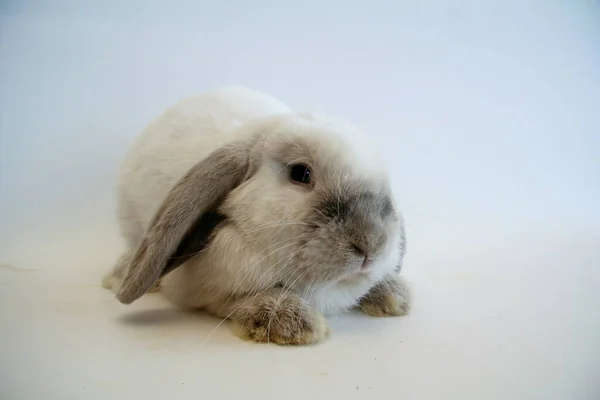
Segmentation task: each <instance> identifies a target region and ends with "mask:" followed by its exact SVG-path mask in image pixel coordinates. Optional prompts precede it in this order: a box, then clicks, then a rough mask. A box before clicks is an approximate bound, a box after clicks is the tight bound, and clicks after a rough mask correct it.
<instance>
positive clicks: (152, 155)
mask: <svg viewBox="0 0 600 400" xmlns="http://www.w3.org/2000/svg"><path fill="white" fill-rule="evenodd" d="M257 129H262V130H267V131H268V133H269V134H272V135H278V134H282V135H288V136H289V137H297V136H301V137H305V138H306V140H307V141H309V142H314V143H315V145H314V146H316V147H318V153H319V155H318V156H319V158H320V162H322V163H330V164H331V165H332V168H336V169H337V170H339V171H343V172H341V173H343V174H348V175H350V176H352V177H354V178H356V179H357V180H360V181H364V182H365V184H366V185H374V186H380V185H384V186H385V185H387V179H388V178H387V171H386V169H385V167H384V165H383V164H382V163H381V157H380V156H379V155H378V154H377V152H376V150H375V149H374V147H373V145H372V144H371V142H370V141H369V140H368V139H367V138H366V137H365V136H364V135H363V134H362V133H361V132H360V131H359V130H357V129H356V128H353V127H351V126H349V125H347V124H345V123H343V122H341V121H337V120H334V119H329V118H324V117H316V116H311V115H304V114H295V113H292V112H291V110H290V109H289V108H288V107H287V106H285V105H284V104H282V103H280V102H279V101H277V100H275V99H273V98H271V97H269V96H266V95H264V94H261V93H258V92H254V91H250V90H248V89H244V88H238V87H228V88H221V89H218V90H216V91H213V92H210V93H207V94H204V95H201V96H199V97H196V98H191V99H187V100H184V101H182V102H180V103H179V104H177V105H175V106H174V107H173V108H171V109H169V110H167V111H166V112H165V113H164V114H163V115H161V116H160V117H159V118H158V119H156V120H155V121H154V122H152V123H151V124H150V125H149V126H148V127H147V129H146V130H145V132H144V133H143V134H142V136H141V137H140V138H139V139H138V140H137V142H136V143H135V144H134V146H133V147H132V150H131V152H130V153H129V154H128V156H127V157H126V159H125V161H124V164H123V167H122V171H121V176H120V184H119V188H118V197H119V199H118V203H119V219H120V223H121V229H122V232H123V234H124V236H125V239H126V240H127V242H128V247H129V249H130V251H133V250H134V249H135V248H136V247H137V246H138V244H139V243H140V241H141V239H142V236H143V235H144V232H145V230H146V228H147V227H148V225H149V223H150V221H151V219H152V218H153V216H154V214H155V213H156V211H157V210H158V208H159V207H160V205H161V203H162V201H163V200H164V199H165V197H166V196H167V194H168V192H169V190H170V189H171V188H172V187H173V185H174V184H175V183H176V182H177V181H178V180H179V179H180V178H181V177H182V176H183V175H184V174H185V173H186V172H187V171H188V170H189V169H190V168H191V167H192V166H193V165H195V164H196V163H197V162H198V161H200V160H202V159H203V158H205V157H207V156H208V155H209V154H210V153H212V152H213V151H214V150H216V149H218V148H220V147H222V146H223V145H224V144H226V143H229V142H232V141H235V140H239V139H240V138H243V137H244V136H245V135H250V134H252V133H253V132H254V131H256V130H257ZM320 132H325V133H322V134H321V133H320ZM268 151H269V149H267V148H266V149H265V152H268ZM278 168H279V166H278V165H277V164H276V163H275V162H271V163H269V162H266V164H265V165H263V166H262V167H261V169H260V171H258V172H257V174H256V176H255V177H253V178H252V183H249V184H242V185H241V186H240V187H238V188H236V189H235V190H234V191H233V192H232V193H231V195H230V196H229V197H228V200H227V201H226V202H225V204H223V206H222V208H223V210H225V211H227V213H228V215H231V216H232V218H233V219H234V220H236V221H237V222H238V224H237V226H227V227H225V228H224V229H222V230H221V231H219V232H218V234H217V235H216V237H215V238H214V239H213V241H212V242H211V245H210V246H209V247H208V248H207V249H206V250H205V251H203V252H202V253H201V254H199V255H198V256H196V257H194V258H192V259H191V260H189V261H188V262H186V264H185V265H184V266H182V267H180V268H178V269H175V270H174V271H172V272H171V273H170V274H168V275H166V276H165V277H164V278H163V280H162V291H163V292H164V294H165V296H166V297H167V298H169V299H170V300H171V301H172V302H173V303H175V304H178V305H179V306H182V307H186V308H187V307H194V308H196V307H203V308H207V309H209V310H210V311H211V312H214V313H216V314H219V315H227V314H228V313H229V312H231V309H230V308H228V306H227V299H228V296H230V295H231V294H232V293H237V292H258V291H260V290H263V289H266V288H269V287H271V286H273V285H274V284H276V283H278V282H281V281H282V277H281V276H280V275H279V274H278V269H277V267H276V266H277V265H279V266H285V263H286V259H287V257H289V256H290V255H291V253H290V251H286V250H285V249H282V250H280V251H279V252H273V250H276V249H277V248H278V247H281V246H275V244H276V243H277V241H282V240H283V241H285V240H286V239H287V240H290V239H292V238H293V236H294V235H295V232H294V230H293V229H292V228H293V227H281V228H277V229H273V230H272V231H269V230H263V231H262V232H260V233H256V234H252V235H250V236H248V232H251V231H252V230H254V229H257V228H256V227H260V226H261V224H264V222H265V221H272V220H279V221H285V220H290V219H294V218H296V217H298V214H302V212H303V211H302V208H303V204H302V200H301V198H300V197H298V196H295V195H296V194H297V190H298V189H297V188H295V187H293V186H292V185H289V184H284V183H282V182H281V180H278V178H277V172H278ZM259 197H260V198H261V199H262V200H263V201H262V202H261V203H259V202H258V201H256V199H257V198H259ZM296 198H298V200H296ZM283 199H285V202H286V204H285V205H282V200H283ZM265 203H266V204H271V206H269V207H268V209H265V208H264V206H260V207H259V204H263V205H264V204H265ZM248 238H250V239H251V240H249V239H248ZM399 240H400V238H399V234H398V233H397V232H396V233H394V235H392V236H391V237H390V238H389V240H388V243H387V248H386V251H385V252H383V253H382V256H381V257H379V259H377V260H375V262H374V263H373V265H372V267H371V272H370V274H368V275H367V274H364V273H362V272H357V273H355V274H353V275H351V276H348V277H346V278H344V279H342V280H340V281H339V282H336V283H334V284H328V285H327V286H316V287H315V286H311V285H304V286H299V287H298V288H299V290H300V292H301V293H303V294H304V295H305V296H306V297H307V299H308V300H309V301H311V302H312V303H313V304H314V306H315V307H316V308H317V309H318V310H319V311H321V312H323V313H327V314H331V313H335V312H339V311H343V310H347V309H349V308H350V307H352V306H354V305H355V304H356V303H357V301H358V299H359V298H360V297H361V296H363V295H365V294H366V293H367V291H368V290H369V288H370V287H372V286H373V285H374V284H375V283H376V282H378V281H379V280H381V279H382V278H383V277H384V276H385V275H386V274H389V273H391V272H392V271H393V270H394V268H395V267H396V266H397V264H398V262H399V257H400V254H399V250H398V243H399ZM284 245H285V244H283V246H284ZM269 253H271V254H269ZM285 283H287V284H288V285H293V282H285Z"/></svg>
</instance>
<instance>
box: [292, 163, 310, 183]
mask: <svg viewBox="0 0 600 400" xmlns="http://www.w3.org/2000/svg"><path fill="white" fill-rule="evenodd" d="M310 175H311V173H310V167H308V165H304V164H295V165H292V168H291V169H290V179H291V180H292V181H293V182H295V183H303V184H309V183H310Z"/></svg>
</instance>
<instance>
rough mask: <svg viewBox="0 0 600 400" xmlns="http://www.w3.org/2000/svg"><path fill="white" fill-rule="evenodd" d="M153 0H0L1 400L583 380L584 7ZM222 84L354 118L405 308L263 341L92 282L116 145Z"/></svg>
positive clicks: (591, 160) (597, 264)
mask: <svg viewBox="0 0 600 400" xmlns="http://www.w3.org/2000/svg"><path fill="white" fill-rule="evenodd" d="M93 3H96V4H93ZM168 3H169V2H167V1H133V0H131V1H124V0H120V1H119V0H105V1H102V2H92V1H84V0H80V1H75V0H73V1H71V2H67V1H37V2H36V1H16V0H15V1H13V0H9V1H7V0H5V1H2V2H1V3H0V238H1V241H0V264H1V266H0V326H1V328H0V398H1V399H2V400H13V399H18V400H22V399H23V400H28V399H62V400H66V399H133V398H136V399H137V398H140V399H142V398H144V399H151V398H165V397H168V398H177V399H198V398H202V399H220V398H224V399H230V398H231V399H233V398H242V397H243V398H260V399H265V398H275V397H278V398H285V399H315V400H316V399H321V398H324V399H325V398H326V399H333V398H338V397H339V398H343V399H354V398H378V399H599V398H600V383H599V382H600V372H599V371H600V7H599V6H598V3H595V2H593V1H576V0H571V1H569V0H565V1H562V2H561V1H536V2H533V1H526V0H525V1H475V0H472V1H446V2H444V1H441V0H439V1H419V2H416V1H399V0H398V1H388V2H383V1H375V0H371V1H368V2H359V1H341V0H338V1H329V2H327V1H316V0H314V1H303V2H299V1H298V2H289V1H258V0H257V1H246V2H242V1H229V2H221V4H220V5H218V3H219V2H217V1H213V2H208V1H194V2H193V1H179V2H172V4H171V5H168ZM224 84H240V85H245V86H248V87H250V88H254V89H258V90H261V91H264V92H267V93H269V94H272V95H274V96H275V97H277V98H279V99H280V100H282V101H284V102H286V103H288V104H289V105H290V106H292V107H294V108H297V109H304V110H319V111H323V112H327V113H329V114H332V115H334V116H337V117H341V118H344V119H347V120H349V121H350V122H352V123H354V124H356V125H358V126H359V127H361V128H362V129H363V130H364V131H365V132H366V133H367V134H369V135H371V136H373V137H374V139H375V140H376V141H377V143H378V144H379V146H380V147H381V148H382V150H383V154H384V155H385V157H386V161H387V162H388V163H389V165H390V168H391V169H392V171H393V173H392V175H393V181H394V187H395V191H396V193H397V197H398V201H399V203H400V204H401V206H402V209H403V210H404V214H405V218H406V220H407V230H408V235H409V236H408V239H409V248H408V250H409V251H408V255H407V258H406V264H405V269H404V271H405V274H406V276H407V279H409V280H410V282H411V284H412V286H413V291H414V308H413V311H412V313H411V315H410V316H408V317H405V318H398V319H385V320H377V319H370V318H367V317H365V316H362V315H344V316H340V317H336V318H332V319H331V321H330V323H331V326H332V329H333V334H332V336H331V337H330V339H329V340H328V341H327V342H325V343H323V344H321V345H318V346H314V347H309V348H282V347H276V346H268V345H255V344H252V343H247V342H243V341H241V340H239V339H237V338H236V337H234V336H233V334H232V333H231V332H230V330H229V327H228V324H227V323H224V324H222V325H220V326H218V328H217V329H216V330H215V327H217V324H218V323H219V321H218V320H216V319H214V318H211V317H208V316H204V315H184V314H181V313H179V312H178V311H176V310H173V309H172V308H171V307H170V306H169V305H168V304H167V303H166V302H165V301H164V300H162V299H161V298H160V296H159V295H149V296H146V297H145V298H143V299H142V300H140V301H139V302H137V303H135V304H134V305H132V306H127V307H126V306H123V305H121V304H119V303H118V302H116V300H114V298H113V297H112V295H111V294H110V293H109V292H107V291H106V290H104V289H102V288H101V287H100V278H101V275H102V274H103V273H104V272H105V271H106V270H107V269H108V268H110V267H111V264H112V263H113V262H114V259H115V257H116V256H117V255H118V253H119V251H120V248H121V245H122V244H121V239H120V238H119V234H118V230H117V228H116V224H115V217H114V187H115V174H116V170H117V167H118V164H119V161H120V159H121V157H122V156H123V154H124V153H125V151H126V150H127V146H128V145H129V143H130V142H131V141H132V139H133V138H134V137H135V135H137V134H138V133H139V132H140V131H141V130H142V129H143V127H144V126H145V124H146V123H148V122H149V121H150V120H151V119H152V118H154V117H155V116H157V114H158V113H160V112H161V111H162V110H163V109H164V108H165V107H168V106H170V105H171V104H172V103H174V102H176V101H177V100H179V99H180V98H182V97H186V96H189V95H194V94H198V93H201V92H204V91H206V90H209V89H212V88H215V87H217V86H220V85H224Z"/></svg>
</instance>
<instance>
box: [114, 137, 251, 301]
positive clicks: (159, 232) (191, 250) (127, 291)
mask: <svg viewBox="0 0 600 400" xmlns="http://www.w3.org/2000/svg"><path fill="white" fill-rule="evenodd" d="M250 164H251V162H250V146H248V145H247V144H234V145H228V146H226V147H223V148H221V149H219V150H217V151H215V152H214V153H212V154H211V155H209V156H208V157H207V158H205V159H204V160H202V161H200V162H199V163H198V164H196V165H195V166H194V167H192V169H190V170H189V171H188V173H187V174H186V175H185V176H184V177H183V178H182V179H181V180H180V181H179V182H178V183H177V184H176V185H175V186H174V187H173V189H171V191H170V192H169V194H168V195H167V197H166V199H165V200H164V202H163V204H162V205H161V207H160V209H159V210H158V212H157V213H156V215H155V216H154V219H153V220H152V222H151V223H150V225H149V227H148V230H147V231H146V234H145V236H144V238H143V239H142V241H141V243H140V245H139V247H138V249H137V251H136V253H135V255H134V256H133V257H132V260H131V263H130V265H129V270H128V271H127V274H126V275H125V278H124V279H123V282H122V284H121V286H120V288H119V290H118V291H117V299H118V300H119V301H120V302H121V303H123V304H130V303H132V302H133V301H135V300H137V299H138V298H140V297H141V296H142V295H143V294H144V293H146V292H147V291H148V290H149V289H150V288H151V287H152V285H154V284H155V283H156V282H157V281H158V280H159V279H160V278H161V277H162V276H163V275H165V274H166V273H167V272H170V271H171V270H173V269H174V268H176V267H177V266H179V265H181V264H182V263H183V261H185V260H186V259H188V258H189V257H191V256H192V255H193V254H195V253H197V252H199V251H200V250H201V249H202V247H203V246H204V245H205V244H206V242H207V241H208V237H209V236H210V234H211V231H212V230H213V229H214V228H215V227H216V225H217V224H218V223H219V222H220V220H221V218H222V217H220V216H218V214H217V212H216V211H217V208H218V206H219V204H220V203H221V201H222V200H223V199H224V198H225V197H226V196H227V194H228V193H229V192H230V191H231V190H232V189H234V188H235V187H236V186H238V185H239V184H240V183H242V182H243V181H244V180H246V179H247V178H248V177H249V176H250V175H251V170H252V168H251V165H250Z"/></svg>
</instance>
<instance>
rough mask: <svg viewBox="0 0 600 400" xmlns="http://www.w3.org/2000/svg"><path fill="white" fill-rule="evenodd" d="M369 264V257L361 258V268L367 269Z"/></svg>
mask: <svg viewBox="0 0 600 400" xmlns="http://www.w3.org/2000/svg"><path fill="white" fill-rule="evenodd" d="M370 265H371V259H369V257H367V256H365V258H364V259H363V262H362V265H361V268H362V269H367V268H369V266H370Z"/></svg>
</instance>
